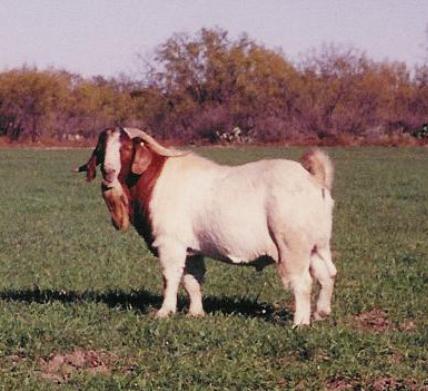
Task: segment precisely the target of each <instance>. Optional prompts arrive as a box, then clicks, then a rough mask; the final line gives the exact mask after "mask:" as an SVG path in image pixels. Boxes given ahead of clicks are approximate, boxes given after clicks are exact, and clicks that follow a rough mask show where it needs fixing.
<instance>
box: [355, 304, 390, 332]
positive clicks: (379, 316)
mask: <svg viewBox="0 0 428 391" xmlns="http://www.w3.org/2000/svg"><path fill="white" fill-rule="evenodd" d="M356 320H357V323H358V327H359V328H361V329H363V330H369V331H375V332H383V331H386V330H388V329H390V328H391V322H390V321H389V319H388V315H387V313H386V312H385V311H383V310H381V309H377V308H375V309H372V310H371V311H368V312H362V313H361V314H359V315H357V316H356Z"/></svg>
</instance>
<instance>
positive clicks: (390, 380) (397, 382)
mask: <svg viewBox="0 0 428 391" xmlns="http://www.w3.org/2000/svg"><path fill="white" fill-rule="evenodd" d="M365 389H367V390H373V391H387V390H388V391H401V390H409V391H416V390H418V391H419V390H423V391H427V390H428V385H422V386H421V385H420V384H419V385H418V383H417V382H416V381H415V380H409V379H406V380H401V379H396V378H394V377H382V378H378V379H375V380H373V381H370V382H369V383H361V382H359V381H357V380H347V379H342V378H335V379H331V380H330V381H328V382H327V384H326V390H329V391H343V390H365Z"/></svg>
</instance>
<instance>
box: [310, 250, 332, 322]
mask: <svg viewBox="0 0 428 391" xmlns="http://www.w3.org/2000/svg"><path fill="white" fill-rule="evenodd" d="M310 271H311V273H312V275H313V276H314V278H315V279H316V280H317V281H318V282H319V283H320V285H321V289H320V292H319V295H318V300H317V304H316V310H315V313H314V319H315V320H321V319H323V318H324V317H326V316H328V315H330V313H331V298H332V296H333V289H334V280H335V277H336V267H335V266H334V264H333V261H332V260H331V253H330V248H329V247H325V248H322V249H316V251H314V252H313V253H312V255H311V268H310Z"/></svg>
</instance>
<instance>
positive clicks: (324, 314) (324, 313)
mask: <svg viewBox="0 0 428 391" xmlns="http://www.w3.org/2000/svg"><path fill="white" fill-rule="evenodd" d="M330 313H331V311H328V310H324V311H316V312H315V313H314V320H316V321H319V320H324V319H325V318H327V317H328V316H329V315H330Z"/></svg>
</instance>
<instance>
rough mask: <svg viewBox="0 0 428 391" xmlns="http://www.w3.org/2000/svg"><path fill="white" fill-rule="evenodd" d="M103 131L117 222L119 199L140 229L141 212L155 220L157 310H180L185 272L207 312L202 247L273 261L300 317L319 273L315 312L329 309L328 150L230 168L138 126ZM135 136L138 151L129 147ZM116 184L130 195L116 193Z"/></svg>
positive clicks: (198, 309)
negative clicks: (160, 289)
mask: <svg viewBox="0 0 428 391" xmlns="http://www.w3.org/2000/svg"><path fill="white" fill-rule="evenodd" d="M100 140H101V136H100ZM103 140H105V141H104V142H105V146H104V149H105V151H107V152H108V153H105V157H104V162H98V163H102V164H103V176H104V181H103V185H104V187H105V189H107V190H105V197H104V198H105V199H106V202H107V204H108V206H109V210H110V212H111V213H112V217H113V221H121V220H120V219H118V218H117V217H116V218H115V216H114V211H113V210H114V209H115V207H114V204H115V202H116V201H114V200H115V199H117V200H118V201H117V203H118V204H119V203H120V205H121V210H129V217H130V220H131V222H133V223H134V225H135V226H136V228H137V226H138V225H140V226H141V224H136V221H137V220H138V221H143V222H144V224H143V225H144V227H145V228H144V229H146V228H147V227H148V229H149V231H150V232H149V234H148V235H144V237H145V239H146V240H147V241H148V244H149V246H151V248H153V249H154V250H155V252H156V253H157V254H158V256H159V259H160V263H161V266H162V273H163V277H164V283H165V286H164V301H163V304H162V307H161V309H160V310H159V311H158V316H160V317H163V316H167V315H168V314H170V313H174V312H175V311H176V304H177V291H178V285H179V283H180V281H181V282H182V283H183V285H184V287H185V289H186V291H187V292H188V294H189V297H190V308H189V312H190V313H191V314H192V315H202V314H203V307H202V296H201V283H202V280H203V275H204V272H205V267H204V263H203V258H202V257H203V256H210V257H212V258H214V259H218V260H221V261H225V262H231V263H238V264H239V263H251V262H254V261H257V260H260V259H261V258H263V259H269V260H271V261H272V262H274V263H276V265H277V269H278V273H279V275H280V277H281V280H282V281H283V283H284V285H285V286H286V287H290V288H291V290H292V292H293V294H294V296H295V301H296V311H295V314H294V323H295V324H296V325H300V324H309V322H310V313H311V308H310V292H311V282H312V277H314V278H315V279H316V280H317V281H318V282H319V283H320V284H321V291H320V294H319V297H318V301H317V308H316V311H315V314H314V317H315V319H320V318H322V317H324V316H325V315H328V314H329V313H330V312H331V304H330V303H331V297H332V293H333V286H334V278H335V275H336V268H335V266H334V264H333V262H332V260H331V253H330V237H331V230H332V210H333V204H334V202H333V200H332V198H331V195H330V189H331V186H332V181H333V166H332V164H331V162H330V160H329V158H328V156H327V155H325V154H324V153H323V152H321V151H320V150H313V151H310V152H308V153H307V154H306V155H305V156H304V157H303V158H302V163H299V162H295V161H290V160H283V159H277V160H261V161H258V162H252V163H247V164H244V165H241V166H235V167H232V166H226V165H219V164H217V163H214V162H213V161H211V160H208V159H205V158H203V157H200V156H198V155H196V154H194V153H183V152H180V151H176V150H171V149H168V148H165V147H163V146H161V145H160V144H159V143H157V142H156V141H155V140H154V139H153V138H151V137H150V136H148V135H147V134H146V133H144V132H142V131H140V130H138V129H133V130H132V131H130V130H127V129H114V130H109V131H107V136H104V138H103ZM109 140H114V142H113V141H111V144H109ZM118 140H120V142H118ZM114 145H116V147H114ZM130 145H132V146H133V148H134V152H133V153H132V154H130V153H128V154H127V153H126V152H124V151H126V150H128V149H129V148H130V147H129V146H130ZM97 148H100V149H102V147H99V146H97ZM94 153H95V151H94ZM126 156H128V158H126ZM127 159H128V160H129V159H131V160H132V161H130V162H129V163H128V161H127ZM119 161H120V162H121V163H120V166H119V165H118V162H119ZM123 162H126V164H123ZM89 166H90V164H89V162H88V167H89ZM112 166H115V167H113V168H112ZM82 167H84V166H82ZM106 167H107V168H108V170H106ZM126 167H127V168H126ZM129 167H131V168H130V169H129ZM134 167H143V169H142V170H141V169H136V171H138V173H137V174H138V175H139V177H137V179H135V174H136V173H135V171H134V172H133V168H134ZM109 170H110V171H109ZM126 170H128V171H126ZM88 177H89V176H88ZM147 177H150V178H149V179H147ZM131 179H132V180H131ZM148 186H150V191H149V192H148V191H147V187H148ZM113 190H114V192H113ZM109 192H111V193H110V194H119V195H120V197H121V198H124V197H125V196H126V197H127V200H126V201H125V202H122V201H119V198H115V196H113V197H112V198H113V201H112V200H111V199H109V198H108V197H109ZM146 193H147V194H146ZM142 194H143V195H142ZM108 200H109V201H108ZM112 204H113V207H112ZM129 205H131V206H132V205H133V207H128V206H129ZM119 209H120V208H119ZM115 225H116V226H117V224H115ZM119 225H120V224H119ZM119 228H120V227H119ZM125 228H126V227H125ZM137 229H138V228H137ZM139 232H140V231H139ZM148 238H149V239H148Z"/></svg>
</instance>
